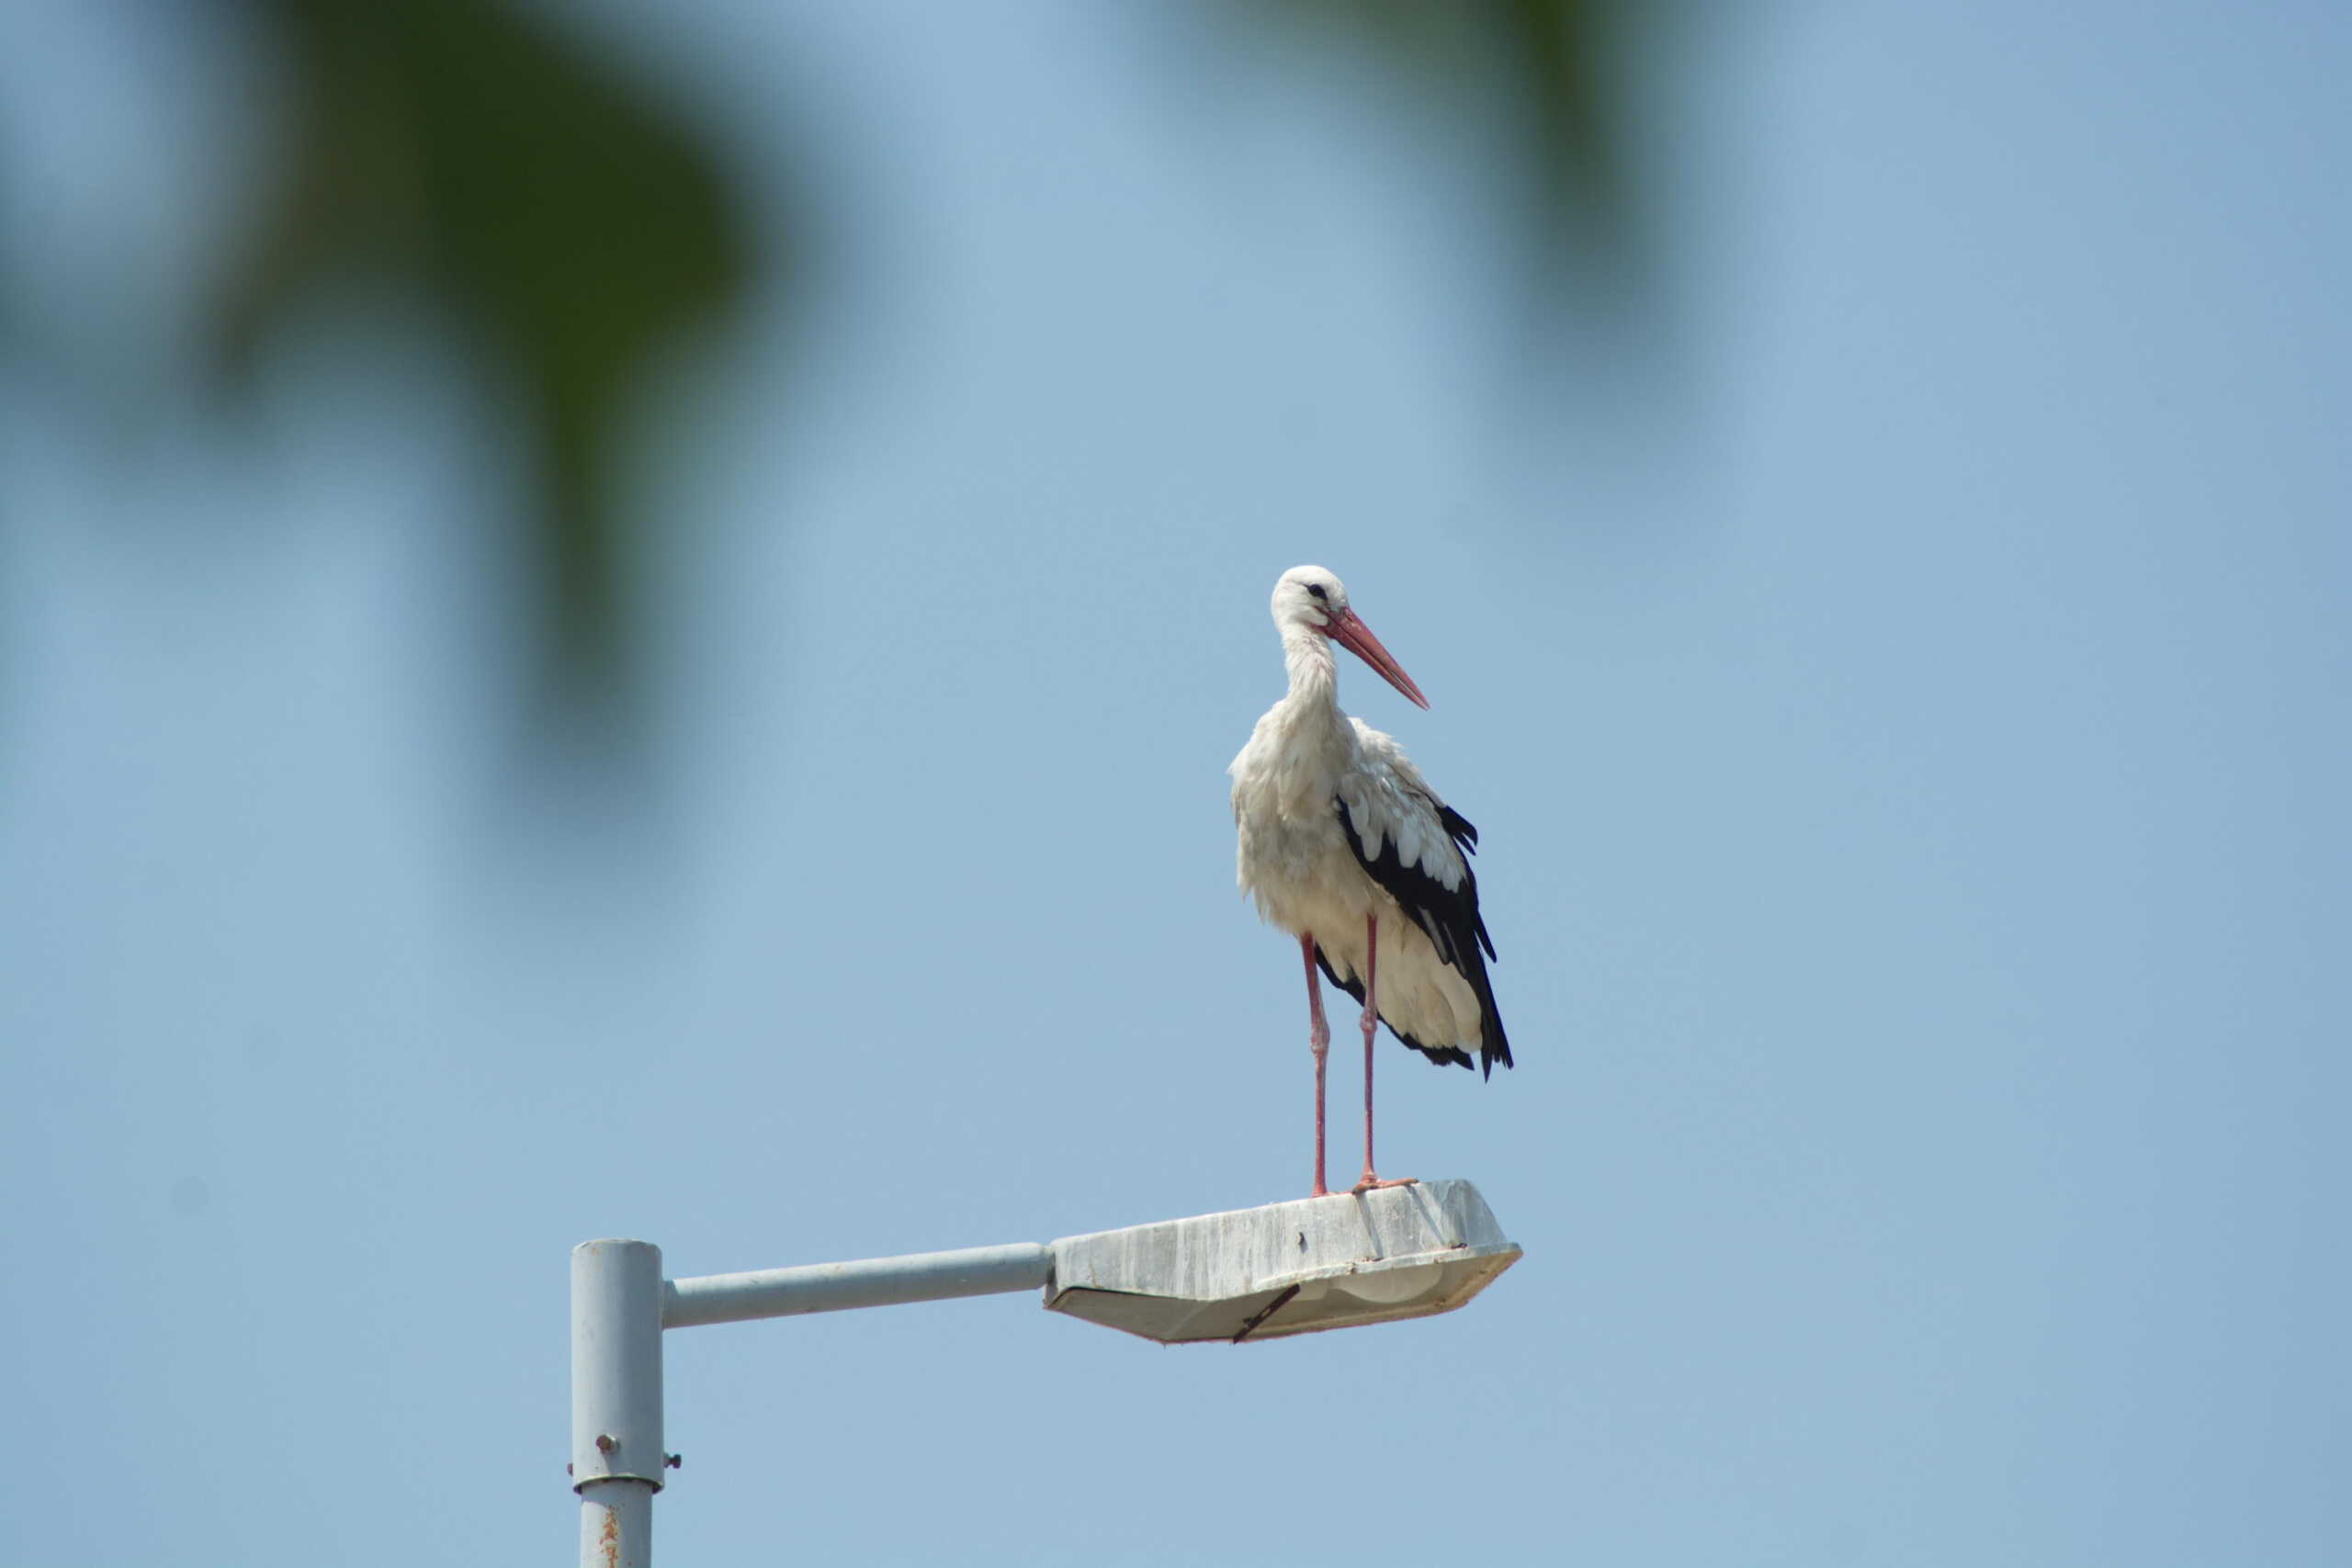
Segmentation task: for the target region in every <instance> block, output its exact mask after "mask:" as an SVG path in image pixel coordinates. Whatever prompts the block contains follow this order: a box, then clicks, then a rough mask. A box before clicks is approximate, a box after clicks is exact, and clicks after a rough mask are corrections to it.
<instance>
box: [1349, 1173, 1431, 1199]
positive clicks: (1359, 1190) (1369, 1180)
mask: <svg viewBox="0 0 2352 1568" xmlns="http://www.w3.org/2000/svg"><path fill="white" fill-rule="evenodd" d="M1420 1184H1421V1179H1420V1178H1419V1177H1418V1176H1396V1177H1389V1176H1374V1175H1373V1173H1372V1172H1370V1171H1368V1170H1367V1171H1365V1172H1364V1173H1363V1175H1362V1176H1359V1177H1357V1178H1356V1184H1355V1185H1354V1186H1353V1187H1351V1188H1350V1189H1349V1190H1350V1191H1351V1192H1353V1193H1354V1194H1355V1195H1356V1196H1357V1197H1359V1198H1361V1197H1363V1195H1364V1194H1365V1193H1367V1192H1369V1191H1371V1190H1373V1189H1374V1188H1375V1187H1419V1185H1420Z"/></svg>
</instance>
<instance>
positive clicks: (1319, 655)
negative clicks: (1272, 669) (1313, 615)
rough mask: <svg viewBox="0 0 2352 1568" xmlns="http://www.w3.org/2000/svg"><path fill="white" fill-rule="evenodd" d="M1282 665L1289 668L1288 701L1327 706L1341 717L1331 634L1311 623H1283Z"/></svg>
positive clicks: (1294, 703) (1305, 705)
mask: <svg viewBox="0 0 2352 1568" xmlns="http://www.w3.org/2000/svg"><path fill="white" fill-rule="evenodd" d="M1283 665H1284V667H1285V668H1287V669H1288V670H1289V671H1290V695H1289V696H1287V697H1285V698H1284V699H1283V701H1284V702H1285V703H1287V704H1288V705H1291V706H1293V707H1313V708H1321V709H1325V710H1328V711H1329V713H1330V714H1331V716H1333V717H1335V718H1336V717H1338V716H1339V712H1340V672H1339V669H1338V666H1337V664H1336V662H1335V661H1334V660H1333V659H1332V657H1331V639H1330V638H1329V637H1326V636H1324V635H1323V634H1322V633H1321V632H1319V631H1317V630H1316V629H1315V628H1314V627H1312V626H1284V627H1283Z"/></svg>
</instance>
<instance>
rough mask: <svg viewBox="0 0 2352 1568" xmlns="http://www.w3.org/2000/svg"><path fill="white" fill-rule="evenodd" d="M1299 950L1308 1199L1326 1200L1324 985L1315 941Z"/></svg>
mask: <svg viewBox="0 0 2352 1568" xmlns="http://www.w3.org/2000/svg"><path fill="white" fill-rule="evenodd" d="M1298 951H1299V953H1300V954H1301V955H1302V956H1304V957H1305V958H1306V1018H1307V1025H1306V1048H1307V1049H1308V1050H1310V1051H1312V1052H1314V1053H1315V1187H1314V1190H1312V1191H1310V1192H1308V1193H1307V1196H1308V1197H1309V1198H1326V1197H1329V1196H1330V1192H1331V1190H1330V1189H1329V1188H1328V1187H1326V1186H1324V1185H1323V1069H1324V1063H1325V1059H1326V1058H1327V1057H1329V1055H1330V1054H1331V1030H1330V1026H1329V1025H1328V1024H1326V1023H1325V1022H1324V1021H1323V982H1322V981H1321V980H1320V979H1318V978H1317V976H1316V974H1315V939H1314V938H1313V937H1311V936H1302V937H1300V938H1299V939H1298Z"/></svg>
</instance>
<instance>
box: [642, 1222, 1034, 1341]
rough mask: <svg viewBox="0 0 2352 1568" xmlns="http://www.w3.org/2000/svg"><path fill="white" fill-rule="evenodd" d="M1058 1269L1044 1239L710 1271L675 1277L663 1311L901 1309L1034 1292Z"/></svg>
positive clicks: (688, 1317)
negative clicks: (902, 1306)
mask: <svg viewBox="0 0 2352 1568" xmlns="http://www.w3.org/2000/svg"><path fill="white" fill-rule="evenodd" d="M1053 1271H1054V1249H1053V1248H1052V1247H1046V1246H1045V1245H1043V1244H1042V1243H1039V1242H1034V1241H1017V1242H1012V1243H1011V1244H1009V1245H1007V1246H1004V1247H962V1248H959V1249H958V1250H956V1251H954V1252H916V1253H910V1254H908V1255H907V1256H905V1257H902V1258H860V1259H858V1260H857V1261H856V1262H854V1263H810V1264H807V1265H804V1266H802V1267H800V1268H797V1269H755V1270H752V1271H751V1272H749V1273H743V1274H704V1275H699V1276H697V1277H695V1278H694V1279H689V1280H671V1281H670V1285H669V1290H668V1299H667V1301H666V1302H665V1303H663V1306H662V1327H664V1328H691V1327H694V1326H695V1325H699V1324H705V1323H741V1322H744V1321H746V1320H747V1319H750V1318H755V1317H789V1316H793V1315H795V1314H800V1313H809V1312H847V1311H849V1310H851V1309H852V1308H854V1307H871V1306H897V1305H899V1304H901V1303H907V1302H944V1301H951V1300H953V1299H955V1298H956V1297H958V1296H989V1295H996V1294H1000V1293H1001V1292H1008V1291H1034V1290H1035V1289H1036V1288H1037V1287H1038V1286H1040V1285H1042V1284H1044V1283H1045V1282H1046V1279H1047V1277H1048V1276H1050V1275H1051V1274H1052V1273H1053Z"/></svg>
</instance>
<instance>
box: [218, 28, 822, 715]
mask: <svg viewBox="0 0 2352 1568" xmlns="http://www.w3.org/2000/svg"><path fill="white" fill-rule="evenodd" d="M251 3H252V4H253V5H254V6H255V7H256V8H257V10H258V11H259V12H260V14H261V15H262V17H263V18H264V19H265V20H266V22H267V23H268V24H269V26H270V28H271V30H272V31H273V32H274V33H275V34H276V35H277V40H278V42H279V43H280V45H281V47H282V48H283V49H284V51H285V54H286V59H287V62H288V66H289V69H290V72H291V74H292V77H293V81H292V84H291V87H292V94H293V114H292V116H291V117H290V118H289V119H288V122H287V123H286V125H285V127H284V133H283V134H284V141H283V146H282V148H281V150H280V156H279V168H280V170H281V174H280V175H279V178H278V183H277V189H276V192H275V194H274V196H273V197H272V198H271V199H270V200H269V201H268V202H267V203H266V205H264V206H263V207H262V208H261V209H259V211H260V216H259V220H258V222H257V223H256V225H255V227H254V231H253V233H252V234H251V235H250V236H249V238H248V242H247V243H246V244H245V245H244V247H243V251H242V253H241V254H239V256H238V257H237V258H236V260H235V261H234V263H233V265H232V267H231V269H230V271H229V272H228V274H227V276H226V277H225V279H224V281H223V284H222V287H221V288H220V294H219V296H218V299H217V302H216V308H215V314H214V321H213V327H214V339H215V343H216V346H217V349H218V353H219V359H218V364H219V366H220V369H221V370H222V371H223V372H224V373H225V374H226V375H228V376H229V377H230V378H232V379H237V378H242V377H243V374H244V373H245V372H246V371H247V369H248V367H250V366H251V365H252V363H253V360H254V351H255V348H256V346H257V344H259V342H260V341H261V339H262V338H263V337H264V336H265V334H266V333H267V332H268V330H269V328H270V327H271V326H272V325H273V323H275V322H276V321H278V320H279V319H280V318H282V317H284V316H285V315H287V314H288V312H289V311H291V310H296V309H299V308H300V306H301V305H302V303H303V302H304V300H305V299H306V297H307V296H308V295H309V294H310V293H311V290H313V289H314V288H317V287H318V286H319V285H321V284H322V283H325V282H329V281H332V280H334V278H335V277H336V276H338V275H342V274H362V275H382V274H387V273H389V274H390V275H392V276H395V277H397V278H398V279H400V280H401V281H402V282H404V283H408V284H413V285H422V286H423V287H424V288H425V289H426V290H428V291H429V293H430V294H431V296H432V297H433V298H434V299H436V300H437V301H439V302H440V303H441V304H442V305H443V306H444V307H446V308H447V310H449V311H450V312H452V314H453V315H454V317H455V318H456V319H457V321H458V322H459V323H460V325H461V328H462V330H463V331H464V333H466V334H467V338H468V341H469V344H470V345H471V346H472V347H473V348H474V350H475V351H476V352H477V353H478V354H480V355H484V356H485V357H486V360H487V362H488V365H489V366H490V367H492V369H493V371H494V374H495V375H496V376H497V377H498V378H499V379H500V380H501V381H502V382H503V383H504V384H505V385H506V386H507V387H508V388H511V389H514V390H515V392H516V393H518V394H519V400H520V403H521V406H522V412H523V416H524V418H525V420H526V428H527V430H528V434H529V441H530V445H531V449H532V457H533V458H534V461H535V464H536V470H537V471H536V474H535V476H534V477H535V479H536V484H537V500H536V506H535V509H534V512H535V525H536V530H537V550H536V551H535V553H534V570H535V571H536V573H537V605H536V606H535V608H536V611H537V616H538V619H539V622H540V627H541V635H540V638H539V643H540V647H541V649H542V650H543V654H544V665H545V668H546V670H547V671H548V676H549V680H550V694H551V695H552V696H554V697H556V698H557V699H558V700H560V701H565V700H568V701H571V702H575V703H576V702H577V701H579V700H581V699H587V700H591V701H608V700H609V699H611V698H612V697H613V696H614V695H615V694H616V692H617V691H618V690H619V689H620V687H621V683H622V677H624V676H625V675H626V674H627V673H628V669H629V667H630V664H631V638H630V636H629V616H628V600H627V595H626V592H625V590H626V584H625V582H624V581H623V576H624V569H623V562H624V561H625V559H626V558H627V556H628V549H627V548H626V547H625V540H624V535H625V533H626V532H627V531H628V530H629V529H631V528H633V527H637V526H641V525H642V520H641V519H635V518H631V517H629V516H628V515H626V514H625V513H623V511H622V509H621V506H620V503H619V501H618V499H617V493H616V484H615V482H614V479H615V475H614V457H615V455H616V451H617V450H618V449H619V446H620V445H621V442H620V439H619V438H620V435H621V433H622V427H623V423H624V421H625V419H626V418H627V417H628V414H629V412H631V402H632V399H633V398H634V397H635V396H636V395H638V393H639V390H640V389H641V386H642V383H643V382H644V380H645V378H646V377H647V374H648V372H649V370H650V368H651V367H653V365H654V363H655V361H656V359H657V356H658V355H660V354H661V353H662V350H663V347H664V345H665V344H667V343H668V342H669V341H670V340H672V339H673V338H674V337H676V336H677V335H678V334H680V333H683V332H684V331H686V330H688V329H691V328H694V327H695V326H697V325H700V324H704V323H707V322H709V321H713V320H714V319H715V318H717V317H718V316H719V315H720V314H721V313H722V312H724V311H725V310H727V309H728V308H729V307H730V306H731V305H733V304H734V303H736V301H737V300H738V299H740V298H741V296H742V294H743V292H744V289H745V288H746V285H747V282H748V280H749V276H750V273H751V270H752V254H751V250H752V247H751V243H750V241H749V239H748V237H747V231H748V225H747V224H746V222H745V221H744V219H743V216H742V214H741V210H740V209H739V205H738V202H737V200H736V198H735V197H734V196H733V195H732V194H731V193H730V192H729V189H728V188H727V186H726V185H725V184H724V182H723V181H722V179H721V177H720V173H719V168H718V159H717V156H716V154H715V153H714V152H712V150H711V149H710V148H709V147H708V146H707V144H706V143H705V141H703V140H701V139H700V138H699V137H697V135H696V134H695V132H694V131H693V130H691V129H690V128H689V127H687V126H686V125H684V124H683V123H681V122H680V120H678V119H677V118H674V117H673V116H672V115H671V114H669V113H667V112H665V111H664V110H663V108H662V107H660V106H658V105H657V104H656V103H655V102H654V101H653V100H652V99H651V98H650V97H649V96H647V95H646V94H645V93H644V92H643V91H641V90H639V89H638V88H637V87H635V86H633V85H631V84H630V83H628V81H627V80H625V79H624V78H623V77H622V76H620V75H619V74H617V73H615V72H614V71H613V70H612V69H611V68H610V67H609V66H608V65H607V64H606V63H605V62H604V61H602V60H601V59H599V58H598V57H596V56H594V55H592V54H591V53H589V52H588V51H586V50H584V49H583V48H582V47H581V46H580V45H578V44H577V43H575V42H573V41H571V40H569V39H566V38H565V37H563V36H562V35H561V34H560V32H559V31H558V30H557V29H554V28H550V27H549V26H548V24H547V23H546V22H545V21H544V20H542V19H540V18H539V17H535V16H533V15H531V14H529V13H526V12H523V11H519V10H516V9H515V8H513V7H511V6H507V5H504V4H500V3H498V0H391V3H388V4H387V3H376V4H370V3H368V0H251ZM775 260H776V258H775V257H772V256H771V257H767V258H763V265H769V266H774V265H775Z"/></svg>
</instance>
